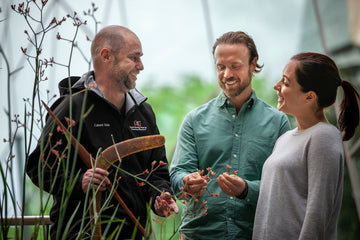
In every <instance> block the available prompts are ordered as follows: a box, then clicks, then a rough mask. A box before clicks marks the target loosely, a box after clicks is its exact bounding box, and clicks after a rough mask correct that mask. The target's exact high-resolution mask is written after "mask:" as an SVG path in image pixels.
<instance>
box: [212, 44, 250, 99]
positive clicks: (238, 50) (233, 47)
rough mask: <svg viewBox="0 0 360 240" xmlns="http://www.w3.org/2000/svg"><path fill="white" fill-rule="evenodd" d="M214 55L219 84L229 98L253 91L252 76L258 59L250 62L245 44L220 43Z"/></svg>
mask: <svg viewBox="0 0 360 240" xmlns="http://www.w3.org/2000/svg"><path fill="white" fill-rule="evenodd" d="M214 57H215V64H216V69H217V72H218V83H219V86H220V87H221V88H222V89H223V91H224V93H225V95H226V96H227V97H228V98H229V99H231V98H235V97H237V96H239V95H241V94H242V93H246V94H248V93H251V77H252V73H253V72H254V70H255V67H256V61H257V59H256V58H254V60H253V61H252V63H251V64H249V59H250V54H249V49H248V48H247V47H246V46H245V45H244V44H220V45H218V46H217V47H216V49H215V52H214Z"/></svg>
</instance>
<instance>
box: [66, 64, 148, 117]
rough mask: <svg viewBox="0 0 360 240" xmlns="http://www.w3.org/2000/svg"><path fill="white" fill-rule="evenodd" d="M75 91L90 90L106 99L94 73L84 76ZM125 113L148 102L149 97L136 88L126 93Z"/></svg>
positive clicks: (75, 84)
mask: <svg viewBox="0 0 360 240" xmlns="http://www.w3.org/2000/svg"><path fill="white" fill-rule="evenodd" d="M72 88H73V89H85V88H87V89H89V90H90V91H92V92H94V93H95V94H96V95H98V96H100V97H102V98H104V95H103V94H102V92H101V91H100V89H99V88H98V86H97V85H96V81H95V75H94V71H90V72H87V73H85V74H83V75H82V77H81V78H80V79H78V80H77V81H76V82H75V83H74V84H73V85H72ZM125 98H126V99H125V112H126V113H127V112H128V111H129V110H130V109H132V108H133V107H134V106H135V105H137V106H139V105H140V104H141V103H143V102H145V101H146V100H147V97H145V96H144V95H142V94H141V93H140V92H139V91H138V90H137V89H136V88H134V89H131V90H130V91H129V92H127V93H125Z"/></svg>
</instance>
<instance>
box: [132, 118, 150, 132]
mask: <svg viewBox="0 0 360 240" xmlns="http://www.w3.org/2000/svg"><path fill="white" fill-rule="evenodd" d="M130 129H131V130H133V131H146V130H147V127H144V126H142V124H141V121H137V120H135V121H134V122H133V126H130Z"/></svg>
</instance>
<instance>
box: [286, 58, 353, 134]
mask: <svg viewBox="0 0 360 240" xmlns="http://www.w3.org/2000/svg"><path fill="white" fill-rule="evenodd" d="M291 60H295V61H298V65H297V67H296V70H295V74H296V80H297V81H298V83H299V84H300V86H301V87H302V91H303V92H309V91H314V92H315V93H316V95H317V96H318V105H319V107H320V108H321V109H323V108H326V107H329V106H331V105H332V104H334V102H335V99H336V94H337V88H338V87H339V86H342V88H343V90H344V95H343V99H342V101H341V104H340V114H339V117H338V125H339V128H340V131H341V132H344V135H343V140H344V141H346V140H349V139H350V138H352V136H353V135H354V133H355V130H356V128H357V126H358V125H359V104H358V100H359V98H360V97H359V93H358V91H357V89H356V88H355V87H354V86H353V85H352V84H351V83H350V82H348V81H344V80H342V79H341V77H340V73H339V69H338V67H337V66H336V64H335V62H334V61H333V60H332V59H331V58H330V57H328V56H326V55H323V54H319V53H311V52H307V53H299V54H297V55H295V56H293V57H292V58H291Z"/></svg>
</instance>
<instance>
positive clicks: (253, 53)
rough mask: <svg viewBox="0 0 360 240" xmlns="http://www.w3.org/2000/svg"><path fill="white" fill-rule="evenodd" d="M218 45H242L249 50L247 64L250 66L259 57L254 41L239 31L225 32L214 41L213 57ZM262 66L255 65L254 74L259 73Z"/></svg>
mask: <svg viewBox="0 0 360 240" xmlns="http://www.w3.org/2000/svg"><path fill="white" fill-rule="evenodd" d="M220 44H244V45H245V46H246V47H247V48H248V49H249V53H250V59H249V64H251V62H252V61H253V60H254V58H255V57H257V58H258V59H259V55H258V52H257V49H256V45H255V43H254V40H253V39H252V38H251V37H250V36H249V35H247V34H246V33H244V32H241V31H238V32H227V33H225V34H223V35H222V36H221V37H219V38H218V39H216V42H215V43H214V46H213V55H214V53H215V49H216V47H217V46H218V45H220ZM263 66H264V65H259V64H256V68H255V72H256V73H258V72H260V71H261V68H262V67H263Z"/></svg>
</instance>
